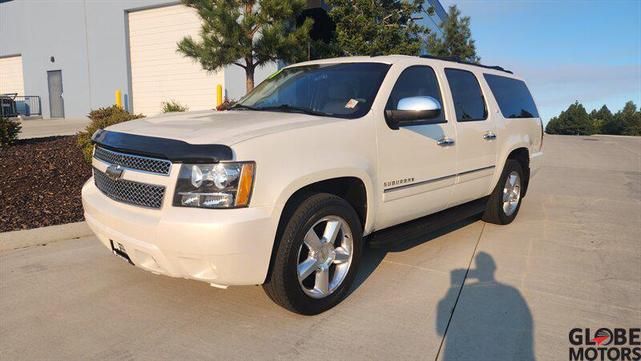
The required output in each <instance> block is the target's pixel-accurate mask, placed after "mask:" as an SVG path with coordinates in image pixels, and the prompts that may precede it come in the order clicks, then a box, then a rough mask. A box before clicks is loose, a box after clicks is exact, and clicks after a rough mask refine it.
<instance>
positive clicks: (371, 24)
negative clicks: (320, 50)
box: [326, 0, 429, 56]
mask: <svg viewBox="0 0 641 361" xmlns="http://www.w3.org/2000/svg"><path fill="white" fill-rule="evenodd" d="M424 2H425V0H414V1H409V0H407V1H399V0H328V1H327V3H328V5H329V6H330V8H331V10H330V11H329V15H330V17H331V18H332V20H333V21H334V23H335V24H336V31H335V36H334V39H333V40H332V41H331V44H330V46H328V47H327V49H326V50H327V51H328V52H329V54H328V55H334V56H344V55H347V56H352V55H387V54H406V55H418V54H419V52H420V49H421V46H423V43H424V39H425V37H426V36H427V35H428V34H429V29H428V28H426V27H424V26H422V25H420V24H418V23H417V22H416V18H414V16H415V15H416V14H418V13H421V12H423V11H424V9H423V4H424Z"/></svg>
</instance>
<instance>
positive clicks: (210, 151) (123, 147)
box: [91, 130, 233, 163]
mask: <svg viewBox="0 0 641 361" xmlns="http://www.w3.org/2000/svg"><path fill="white" fill-rule="evenodd" d="M91 140H92V141H93V142H94V143H95V144H99V145H100V146H101V147H104V148H107V149H111V150H114V151H117V152H122V153H129V154H136V155H141V156H145V157H151V158H161V159H168V160H170V161H172V162H173V163H217V162H220V161H223V160H231V159H233V152H232V150H231V148H230V147H229V146H227V145H223V144H189V143H187V142H183V141H182V140H176V139H166V138H156V137H148V136H143V135H135V134H127V133H119V132H112V131H108V130H98V131H96V132H95V133H94V135H93V136H92V137H91Z"/></svg>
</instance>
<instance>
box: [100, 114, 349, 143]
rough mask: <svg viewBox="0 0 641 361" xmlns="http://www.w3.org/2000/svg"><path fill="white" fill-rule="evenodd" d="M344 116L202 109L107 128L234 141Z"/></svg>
mask: <svg viewBox="0 0 641 361" xmlns="http://www.w3.org/2000/svg"><path fill="white" fill-rule="evenodd" d="M342 120H343V119H340V118H330V117H319V116H314V115H307V114H300V113H283V112H271V111H252V110H233V111H223V112H220V111H201V112H187V113H174V114H165V115H161V116H157V117H151V118H143V119H136V120H131V121H128V122H124V123H120V124H116V125H112V126H110V127H108V128H107V130H110V131H114V132H122V133H129V134H137V135H144V136H151V137H159V138H168V139H177V140H182V141H185V142H187V143H191V144H226V145H233V144H236V143H239V142H242V141H245V140H248V139H251V138H255V137H260V136H263V135H267V134H271V133H276V132H283V131H287V130H290V129H297V128H303V127H310V126H315V125H320V124H327V123H328V122H335V121H342Z"/></svg>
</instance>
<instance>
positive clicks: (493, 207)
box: [483, 159, 525, 224]
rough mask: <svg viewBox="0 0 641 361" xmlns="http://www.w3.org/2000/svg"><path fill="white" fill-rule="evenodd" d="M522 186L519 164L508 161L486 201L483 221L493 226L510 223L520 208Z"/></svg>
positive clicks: (521, 173)
mask: <svg viewBox="0 0 641 361" xmlns="http://www.w3.org/2000/svg"><path fill="white" fill-rule="evenodd" d="M524 184H525V179H524V178H523V168H521V165H520V163H519V162H517V161H516V160H514V159H508V160H507V162H506V163H505V168H504V169H503V174H501V178H500V179H499V182H498V183H497V185H496V187H495V188H494V191H493V192H492V194H491V195H490V198H489V199H488V201H487V206H486V208H485V212H484V213H483V220H484V221H486V222H488V223H494V224H509V223H511V222H512V221H513V220H514V218H516V215H517V214H518V213H519V209H520V208H521V201H522V199H523V187H524Z"/></svg>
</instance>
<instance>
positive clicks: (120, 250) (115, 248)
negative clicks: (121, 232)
mask: <svg viewBox="0 0 641 361" xmlns="http://www.w3.org/2000/svg"><path fill="white" fill-rule="evenodd" d="M109 242H111V251H112V252H113V253H114V254H115V255H116V256H118V257H119V258H121V259H123V260H125V261H127V262H128V263H129V264H131V265H133V264H134V263H133V261H132V260H131V258H129V255H128V254H127V251H126V250H125V247H124V246H123V245H122V244H120V243H118V242H114V241H113V240H111V239H110V240H109Z"/></svg>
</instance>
